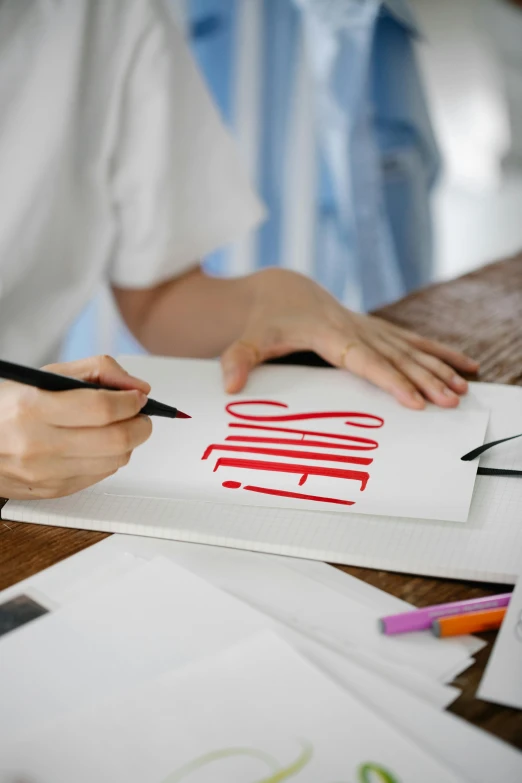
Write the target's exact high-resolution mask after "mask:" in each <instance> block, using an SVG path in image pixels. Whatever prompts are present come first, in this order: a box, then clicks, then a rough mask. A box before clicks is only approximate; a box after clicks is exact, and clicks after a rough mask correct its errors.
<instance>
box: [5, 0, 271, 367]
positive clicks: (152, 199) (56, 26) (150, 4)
mask: <svg viewBox="0 0 522 783" xmlns="http://www.w3.org/2000/svg"><path fill="white" fill-rule="evenodd" d="M261 216H262V208H261V206H260V204H259V202H258V201H257V199H256V197H255V195H254V194H253V192H252V191H251V190H250V187H249V185H248V182H247V180H246V178H245V174H244V172H243V170H242V168H241V165H240V163H239V161H238V159H237V157H236V152H235V149H234V147H233V145H232V142H231V140H230V138H229V136H228V135H227V133H226V131H225V130H224V128H223V126H222V124H221V122H220V120H219V117H218V115H217V113H216V111H215V109H214V107H213V105H212V103H211V101H210V99H209V98H208V95H207V92H206V89H205V87H204V85H203V83H202V80H201V78H200V76H199V74H198V72H197V70H196V68H195V66H194V64H193V61H192V59H191V57H190V55H189V53H188V51H187V49H186V46H185V44H184V42H183V40H182V38H181V36H180V34H179V33H178V31H177V29H176V27H175V26H174V23H173V21H172V17H171V16H170V15H169V13H168V12H167V11H166V10H165V8H164V7H163V4H162V2H161V0H3V2H2V3H0V358H5V359H11V360H14V361H18V362H22V363H30V364H42V363H44V362H45V361H47V360H51V359H53V358H55V356H56V354H57V350H58V348H59V345H60V342H61V340H62V338H63V336H64V333H65V332H66V330H67V327H68V326H69V324H70V323H71V322H72V321H73V319H74V318H75V316H76V315H77V314H78V312H79V311H80V309H81V308H82V306H83V305H84V304H85V303H86V302H87V301H88V300H89V298H90V297H91V296H92V294H93V292H94V291H95V290H96V289H97V287H98V286H99V284H100V282H101V281H102V280H103V279H107V280H109V281H110V282H112V283H114V284H116V285H118V286H120V287H128V288H140V287H150V286H154V285H156V284H158V283H160V282H162V281H163V280H166V279H168V278H171V277H174V276H176V275H178V274H180V273H182V272H184V271H185V270H187V269H188V268H190V267H191V266H193V265H194V264H195V263H196V262H197V261H198V259H199V258H201V257H202V256H203V255H205V254H206V253H208V252H209V251H211V250H213V249H214V248H216V247H218V246H220V245H223V244H226V243H228V242H229V241H231V240H232V239H235V238H236V237H238V236H239V235H240V234H241V233H243V232H244V231H246V230H247V229H248V228H250V227H252V226H253V225H254V224H255V223H257V222H258V221H259V219H260V218H261Z"/></svg>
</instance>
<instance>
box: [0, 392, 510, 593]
mask: <svg viewBox="0 0 522 783" xmlns="http://www.w3.org/2000/svg"><path fill="white" fill-rule="evenodd" d="M472 389H473V392H474V394H475V395H476V398H477V399H478V400H479V401H480V403H481V404H483V405H484V406H485V407H486V408H488V409H489V410H490V414H491V415H490V420H489V425H488V431H487V433H486V439H487V440H489V441H491V440H497V439H500V438H503V437H506V436H508V435H512V434H515V433H518V432H522V389H520V388H517V387H510V386H501V385H498V384H472ZM480 464H481V465H482V466H490V467H497V466H498V467H502V468H513V469H520V468H522V445H521V443H520V441H517V440H514V441H512V442H510V443H506V444H503V445H502V446H499V447H497V448H496V449H493V450H492V451H491V452H488V453H487V454H485V455H484V456H483V457H482V458H481V461H480ZM3 517H4V518H5V519H11V520H13V521H23V522H33V523H37V524H42V525H58V526H63V527H72V528H83V529H91V530H100V531H107V532H113V533H124V534H131V535H142V536H153V537H158V538H167V539H176V540H180V541H192V542H197V543H204V544H213V545H219V546H226V547H234V548H239V549H248V550H252V551H258V552H270V553H274V554H280V555H287V556H293V557H301V558H309V559H313V560H322V561H326V562H331V563H339V564H346V565H357V566H362V567H368V568H378V569H386V570H391V571H400V572H407V573H414V574H424V575H430V576H439V577H451V578H460V579H469V580H481V581H488V582H497V583H510V584H512V583H514V582H515V581H516V579H517V575H519V574H520V571H521V565H522V479H521V478H514V477H496V476H478V477H477V479H476V483H475V489H474V492H473V498H472V502H471V509H470V513H469V516H468V519H467V521H466V522H465V523H462V522H447V521H433V520H426V519H413V518H399V517H384V516H372V515H369V514H364V515H363V514H355V513H350V514H346V515H345V514H335V513H331V512H324V511H303V512H301V511H297V510H294V509H277V508H263V507H253V506H241V505H226V504H221V503H210V502H203V501H201V502H199V501H192V500H172V499H158V498H147V497H140V498H136V497H128V496H125V495H116V494H110V495H109V494H105V493H104V492H103V490H102V488H100V487H98V488H94V489H91V490H86V491H84V492H81V493H78V494H77V495H74V496H71V497H68V498H62V499H59V500H44V501H38V502H35V501H10V502H9V503H8V504H7V505H6V506H5V507H4V510H3Z"/></svg>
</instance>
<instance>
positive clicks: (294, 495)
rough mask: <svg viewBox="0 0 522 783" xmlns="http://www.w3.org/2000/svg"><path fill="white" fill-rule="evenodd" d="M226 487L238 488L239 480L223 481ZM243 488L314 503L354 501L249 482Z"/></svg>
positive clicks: (344, 504) (352, 503) (350, 503)
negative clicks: (255, 485)
mask: <svg viewBox="0 0 522 783" xmlns="http://www.w3.org/2000/svg"><path fill="white" fill-rule="evenodd" d="M222 486H223V487H225V488H226V489H239V488H240V487H241V482H239V481H224V482H223V484H222ZM243 489H246V490H248V491H249V492H260V493H261V494H263V495H275V496H276V497H280V498H295V499H296V500H312V501H315V502H316V503H338V504H339V505H342V506H353V505H354V504H355V501H353V500H341V498H325V497H322V496H321V495H305V494H304V493H303V492H286V491H285V490H284V489H271V488H270V487H253V486H252V485H251V484H247V486H246V487H243Z"/></svg>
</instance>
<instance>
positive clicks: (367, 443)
mask: <svg viewBox="0 0 522 783" xmlns="http://www.w3.org/2000/svg"><path fill="white" fill-rule="evenodd" d="M228 426H229V427H235V428H238V429H245V430H263V431H265V432H285V433H287V434H290V435H301V437H302V440H305V439H306V437H307V435H311V436H312V438H331V439H332V440H344V441H348V442H349V443H350V444H353V445H351V446H347V447H344V446H343V447H342V448H351V449H353V450H354V451H362V450H370V449H376V448H378V446H379V444H378V443H377V441H376V440H372V439H371V438H359V437H358V436H357V435H340V434H338V433H336V432H314V430H294V429H291V428H290V427H266V426H263V425H261V424H239V423H238V422H236V421H232V422H230V423H229V425H228ZM227 440H240V437H239V436H237V435H236V436H234V435H230V436H229V437H228V438H227ZM252 440H254V439H252ZM359 444H360V445H359ZM332 446H333V447H335V448H341V446H337V445H336V444H334V443H332Z"/></svg>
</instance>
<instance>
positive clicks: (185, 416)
mask: <svg viewBox="0 0 522 783" xmlns="http://www.w3.org/2000/svg"><path fill="white" fill-rule="evenodd" d="M176 418H177V419H191V418H192V416H189V415H188V413H183V411H180V410H179V409H178V412H177V413H176Z"/></svg>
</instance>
